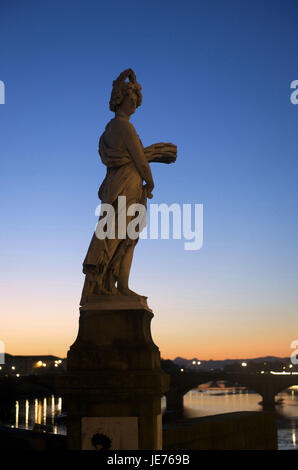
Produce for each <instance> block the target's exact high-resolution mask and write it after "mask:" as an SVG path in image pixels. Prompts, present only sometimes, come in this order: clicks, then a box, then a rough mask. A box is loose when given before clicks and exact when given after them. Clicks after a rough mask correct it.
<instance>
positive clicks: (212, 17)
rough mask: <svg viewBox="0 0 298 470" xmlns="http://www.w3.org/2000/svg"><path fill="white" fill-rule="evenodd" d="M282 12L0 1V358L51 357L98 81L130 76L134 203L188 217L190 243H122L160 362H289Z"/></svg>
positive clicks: (290, 145) (78, 284)
mask: <svg viewBox="0 0 298 470" xmlns="http://www.w3.org/2000/svg"><path fill="white" fill-rule="evenodd" d="M297 56H298V2H297V1H295V0H272V1H269V0H241V1H239V0H208V1H207V0H205V1H202V0H201V1H185V2H179V1H177V0H174V1H173V0H171V1H168V0H165V1H163V2H159V1H154V0H153V1H150V2H149V1H141V2H140V1H134V0H132V1H130V2H123V1H119V0H116V1H114V2H100V1H95V0H72V1H70V0H62V1H61V0H59V1H58V0H43V1H40V0H27V1H26V2H20V1H16V0H1V2H0V80H1V81H3V82H4V83H5V104H1V105H0V157H1V163H0V178H1V180H0V193H1V194H0V197H1V199H0V200H1V234H0V236H1V243H0V256H1V272H0V289H1V291H0V294H1V324H0V340H1V341H3V342H4V343H5V349H6V352H8V353H11V354H56V355H60V356H65V355H66V352H67V350H68V348H69V346H70V345H71V344H72V343H73V342H74V340H75V338H76V335H77V331H78V319H79V300H80V295H81V290H82V286H83V281H84V276H83V274H82V261H83V259H84V257H85V254H86V251H87V249H88V246H89V242H90V239H91V236H92V233H93V230H94V227H95V224H96V222H97V217H96V216H95V208H96V206H97V205H98V203H99V200H98V198H97V191H98V187H99V186H100V184H101V182H102V180H103V178H104V176H105V167H104V166H103V165H102V164H101V162H100V159H99V156H98V154H97V144H98V138H99V136H100V135H101V133H102V132H103V131H104V128H105V126H106V124H107V123H108V121H109V120H110V119H111V118H112V117H113V114H112V113H111V112H110V111H109V98H110V93H111V87H112V82H113V80H114V79H116V78H117V76H118V75H119V73H120V72H122V71H123V70H124V69H126V68H128V67H130V68H132V69H133V70H134V71H135V73H136V76H137V80H138V82H139V83H140V84H141V85H142V93H143V103H142V106H141V107H140V108H138V109H137V111H136V113H135V115H134V116H133V117H132V119H131V121H132V123H133V124H134V126H135V128H136V130H137V132H138V134H139V136H140V138H141V139H142V142H143V144H144V146H147V145H150V144H152V143H154V142H172V143H174V144H176V145H177V147H178V157H177V161H176V163H175V164H174V165H161V164H157V163H156V164H152V165H151V167H152V172H153V176H154V181H155V188H154V192H153V193H154V198H153V199H152V200H151V201H150V202H152V203H156V204H160V203H167V204H172V203H179V204H192V205H194V204H203V207H204V241H203V246H202V248H201V249H200V250H198V251H185V250H184V241H183V240H140V242H139V243H138V246H137V247H136V250H135V255H134V260H133V266H132V271H131V277H130V287H131V288H132V289H133V290H135V291H136V292H139V293H140V294H143V295H146V296H147V297H148V304H149V306H150V307H151V308H152V310H153V312H154V318H153V320H152V336H153V339H154V341H155V343H156V344H157V345H158V346H159V348H160V351H161V356H162V357H163V358H170V359H173V358H175V357H176V356H183V357H187V358H192V357H198V358H200V359H203V360H208V359H211V358H212V359H225V358H252V357H258V356H265V355H279V356H289V355H290V354H291V352H292V350H291V349H290V343H291V342H292V341H293V340H296V339H298V311H297V305H298V302H297V301H298V289H297V281H298V249H297V239H298V221H297V209H298V187H297V177H298V163H297V150H298V139H297V137H298V105H297V106H295V105H294V104H292V103H291V101H290V95H291V92H292V91H293V90H291V88H290V84H291V82H292V81H293V80H298V62H297Z"/></svg>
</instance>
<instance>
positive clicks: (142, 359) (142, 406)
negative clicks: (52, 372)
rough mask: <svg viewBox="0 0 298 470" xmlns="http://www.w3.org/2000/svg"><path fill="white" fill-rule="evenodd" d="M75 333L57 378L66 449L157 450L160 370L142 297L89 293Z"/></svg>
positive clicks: (162, 386) (164, 385)
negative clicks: (63, 369) (63, 406)
mask: <svg viewBox="0 0 298 470" xmlns="http://www.w3.org/2000/svg"><path fill="white" fill-rule="evenodd" d="M80 311H81V313H80V325H79V333H78V337H77V339H76V341H75V342H74V344H73V345H72V346H71V347H70V350H69V352H68V356H67V357H68V362H67V374H66V375H64V376H61V377H57V379H58V380H57V388H58V390H59V393H60V394H62V396H63V397H64V399H65V400H66V411H67V435H68V448H69V449H74V450H78V449H86V450H87V449H90V450H91V449H93V450H95V449H100V448H106V449H111V450H121V449H123V450H131V449H141V450H142V449H150V450H154V449H157V450H158V449H162V420H161V404H160V401H161V397H162V396H163V395H164V394H165V392H166V391H167V390H168V385H169V377H168V376H167V375H166V374H164V373H163V372H162V371H161V369H160V354H159V349H158V347H157V346H156V345H155V344H154V343H153V341H152V337H151V332H150V323H151V320H152V318H153V313H152V311H151V310H150V309H149V308H148V305H147V301H146V298H145V297H136V296H120V295H117V296H110V295H97V296H91V297H89V299H88V303H87V304H86V305H84V306H83V307H81V309H80Z"/></svg>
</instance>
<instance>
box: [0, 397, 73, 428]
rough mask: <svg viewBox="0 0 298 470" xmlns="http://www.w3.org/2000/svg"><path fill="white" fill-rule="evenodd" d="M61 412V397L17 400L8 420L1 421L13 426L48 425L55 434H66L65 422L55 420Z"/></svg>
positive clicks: (31, 426)
mask: <svg viewBox="0 0 298 470" xmlns="http://www.w3.org/2000/svg"><path fill="white" fill-rule="evenodd" d="M61 412H62V398H61V397H58V398H56V397H55V396H54V395H52V396H51V397H44V398H42V399H38V398H35V399H33V400H28V399H27V400H17V401H16V402H15V405H14V407H13V408H12V409H11V415H10V421H9V422H7V420H6V422H3V421H2V422H1V424H4V425H10V426H11V427H13V428H19V429H33V427H34V425H35V424H39V425H44V426H50V427H49V430H50V429H51V430H52V432H53V433H55V434H66V425H65V422H61V423H60V422H59V423H58V422H57V421H56V420H57V416H59V415H60V414H61ZM0 421H1V418H0Z"/></svg>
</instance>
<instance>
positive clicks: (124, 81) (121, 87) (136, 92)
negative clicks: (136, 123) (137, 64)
mask: <svg viewBox="0 0 298 470" xmlns="http://www.w3.org/2000/svg"><path fill="white" fill-rule="evenodd" d="M141 89H142V87H141V85H140V84H139V83H138V82H137V79H136V75H135V73H134V71H133V70H132V69H127V70H124V72H122V73H120V75H119V77H118V78H117V79H116V80H114V81H113V89H112V93H111V99H110V110H111V111H114V112H115V113H116V112H117V111H119V110H121V109H123V111H124V112H125V113H126V114H129V115H131V114H133V113H134V112H135V110H136V108H138V107H139V106H141V103H142V93H141Z"/></svg>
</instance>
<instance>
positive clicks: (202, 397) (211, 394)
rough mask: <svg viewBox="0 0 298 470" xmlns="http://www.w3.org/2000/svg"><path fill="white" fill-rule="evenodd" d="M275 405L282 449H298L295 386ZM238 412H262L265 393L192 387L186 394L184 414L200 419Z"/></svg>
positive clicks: (297, 394)
mask: <svg viewBox="0 0 298 470" xmlns="http://www.w3.org/2000/svg"><path fill="white" fill-rule="evenodd" d="M276 400H277V402H278V404H277V405H276V407H275V410H276V415H277V423H278V448H279V449H280V450H281V449H284V450H285V449H295V448H297V444H296V439H297V437H296V433H297V429H298V393H297V390H296V389H295V388H293V389H289V390H288V391H284V392H282V393H279V394H278V395H277V397H276ZM237 411H262V406H261V396H260V395H258V394H257V393H251V392H249V391H248V390H234V391H232V390H225V389H223V390H220V389H217V390H216V389H206V390H204V391H198V390H191V391H190V392H188V393H187V394H186V395H185V396H184V416H185V417H188V418H196V417H202V416H208V415H214V414H220V413H232V412H237Z"/></svg>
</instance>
